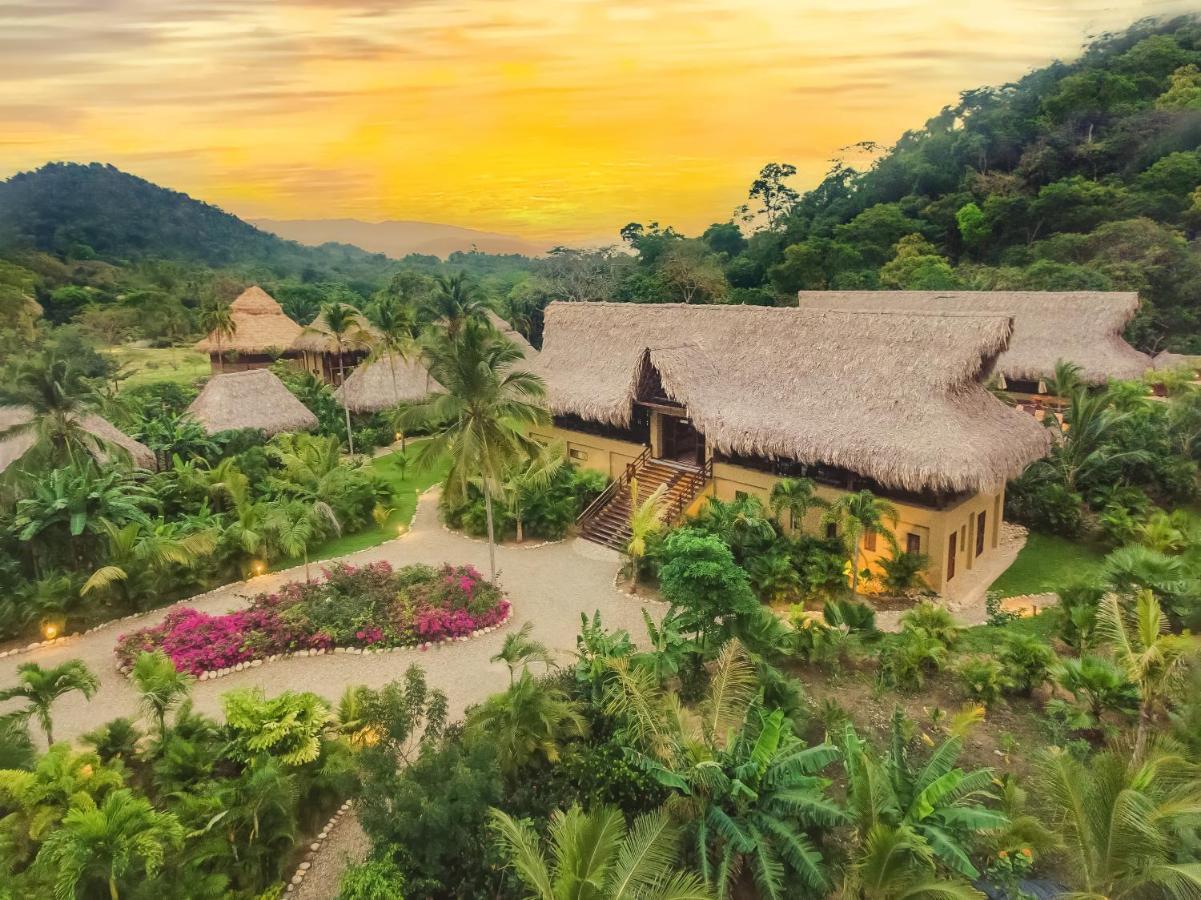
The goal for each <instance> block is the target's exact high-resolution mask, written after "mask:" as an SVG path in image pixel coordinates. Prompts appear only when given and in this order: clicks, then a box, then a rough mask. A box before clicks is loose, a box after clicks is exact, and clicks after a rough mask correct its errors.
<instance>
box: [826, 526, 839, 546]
mask: <svg viewBox="0 0 1201 900" xmlns="http://www.w3.org/2000/svg"><path fill="white" fill-rule="evenodd" d="M836 537H838V524H837V523H836V522H827V523H826V540H828V541H832V540H834V538H836Z"/></svg>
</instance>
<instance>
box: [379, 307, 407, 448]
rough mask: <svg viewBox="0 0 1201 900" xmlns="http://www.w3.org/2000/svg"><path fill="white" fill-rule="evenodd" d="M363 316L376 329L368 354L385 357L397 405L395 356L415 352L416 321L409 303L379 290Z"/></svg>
mask: <svg viewBox="0 0 1201 900" xmlns="http://www.w3.org/2000/svg"><path fill="white" fill-rule="evenodd" d="M367 319H368V321H370V322H371V324H372V325H374V326H375V328H376V331H378V332H379V335H378V337H376V338H375V340H374V346H373V347H372V356H373V357H374V358H376V359H378V358H379V357H381V356H383V357H385V358H386V359H387V360H388V368H389V369H390V370H391V374H392V396H393V400H394V402H395V404H396V406H400V384H399V382H398V381H397V377H396V358H397V357H398V356H399V357H400V358H401V359H407V358H408V357H409V356H410V355H412V354H414V353H416V351H417V342H416V340H415V339H414V337H413V331H414V329H415V328H416V325H417V319H416V316H415V315H414V310H413V307H411V306H409V304H407V303H405V302H404V301H403V300H401V299H400V298H399V297H396V296H393V295H391V294H383V293H381V294H380V295H379V296H377V297H376V298H375V301H374V302H373V303H372V304H371V305H370V306H368V307H367ZM403 449H404V435H403V434H402V435H401V450H403Z"/></svg>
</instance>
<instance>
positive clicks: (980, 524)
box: [976, 512, 987, 556]
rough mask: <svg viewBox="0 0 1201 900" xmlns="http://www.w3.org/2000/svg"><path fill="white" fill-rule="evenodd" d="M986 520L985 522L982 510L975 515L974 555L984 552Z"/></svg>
mask: <svg viewBox="0 0 1201 900" xmlns="http://www.w3.org/2000/svg"><path fill="white" fill-rule="evenodd" d="M986 522H987V520H986V519H985V516H984V513H983V512H982V513H980V515H978V516H976V555H977V556H980V555H981V554H983V553H984V531H985V528H984V526H985V524H986Z"/></svg>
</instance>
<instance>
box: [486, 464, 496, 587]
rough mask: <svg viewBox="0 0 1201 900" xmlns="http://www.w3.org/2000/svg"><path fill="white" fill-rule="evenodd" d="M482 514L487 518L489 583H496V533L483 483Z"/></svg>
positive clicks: (490, 505)
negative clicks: (490, 573) (490, 575)
mask: <svg viewBox="0 0 1201 900" xmlns="http://www.w3.org/2000/svg"><path fill="white" fill-rule="evenodd" d="M484 512H485V514H486V515H487V517H488V565H489V567H490V569H491V572H492V577H491V579H490V580H491V581H493V582H495V581H496V533H495V531H494V530H493V527H492V492H491V491H490V490H488V483H487V482H484Z"/></svg>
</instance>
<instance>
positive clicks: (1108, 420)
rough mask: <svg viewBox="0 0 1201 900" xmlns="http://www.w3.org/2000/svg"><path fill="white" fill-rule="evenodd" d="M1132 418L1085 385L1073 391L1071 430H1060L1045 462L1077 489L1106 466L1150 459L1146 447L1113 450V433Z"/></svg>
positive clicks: (1069, 417)
mask: <svg viewBox="0 0 1201 900" xmlns="http://www.w3.org/2000/svg"><path fill="white" fill-rule="evenodd" d="M1128 417H1129V414H1128V413H1120V412H1118V411H1117V410H1115V409H1114V408H1113V407H1112V406H1111V405H1110V403H1109V399H1108V398H1107V397H1106V396H1105V395H1104V394H1090V393H1089V392H1088V391H1087V390H1084V389H1083V388H1080V389H1077V390H1075V391H1073V392H1072V394H1071V396H1070V398H1069V400H1068V406H1067V409H1066V410H1065V412H1064V424H1066V425H1067V426H1068V427H1067V430H1066V431H1058V432H1057V439H1056V440H1057V443H1056V445H1055V448H1054V450H1052V452H1051V456H1050V458H1049V459H1048V460H1046V461H1045V462H1044V463H1043V465H1049V466H1051V467H1052V468H1053V469H1054V470H1055V471H1056V472H1058V474H1059V475H1060V476H1061V477H1062V478H1063V481H1064V484H1066V485H1067V486H1068V489H1069V490H1072V491H1074V490H1076V485H1077V484H1078V483H1079V481H1080V480H1081V479H1088V478H1089V477H1092V476H1095V475H1098V474H1099V473H1101V471H1102V470H1103V469H1104V468H1105V467H1106V466H1111V465H1113V464H1115V463H1121V462H1143V461H1146V460H1147V459H1148V455H1147V452H1146V451H1145V450H1114V449H1113V444H1112V442H1111V440H1110V436H1111V435H1112V434H1113V430H1114V428H1115V427H1117V426H1118V425H1120V424H1121V423H1122V422H1123V421H1125V420H1126V419H1127V418H1128Z"/></svg>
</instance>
